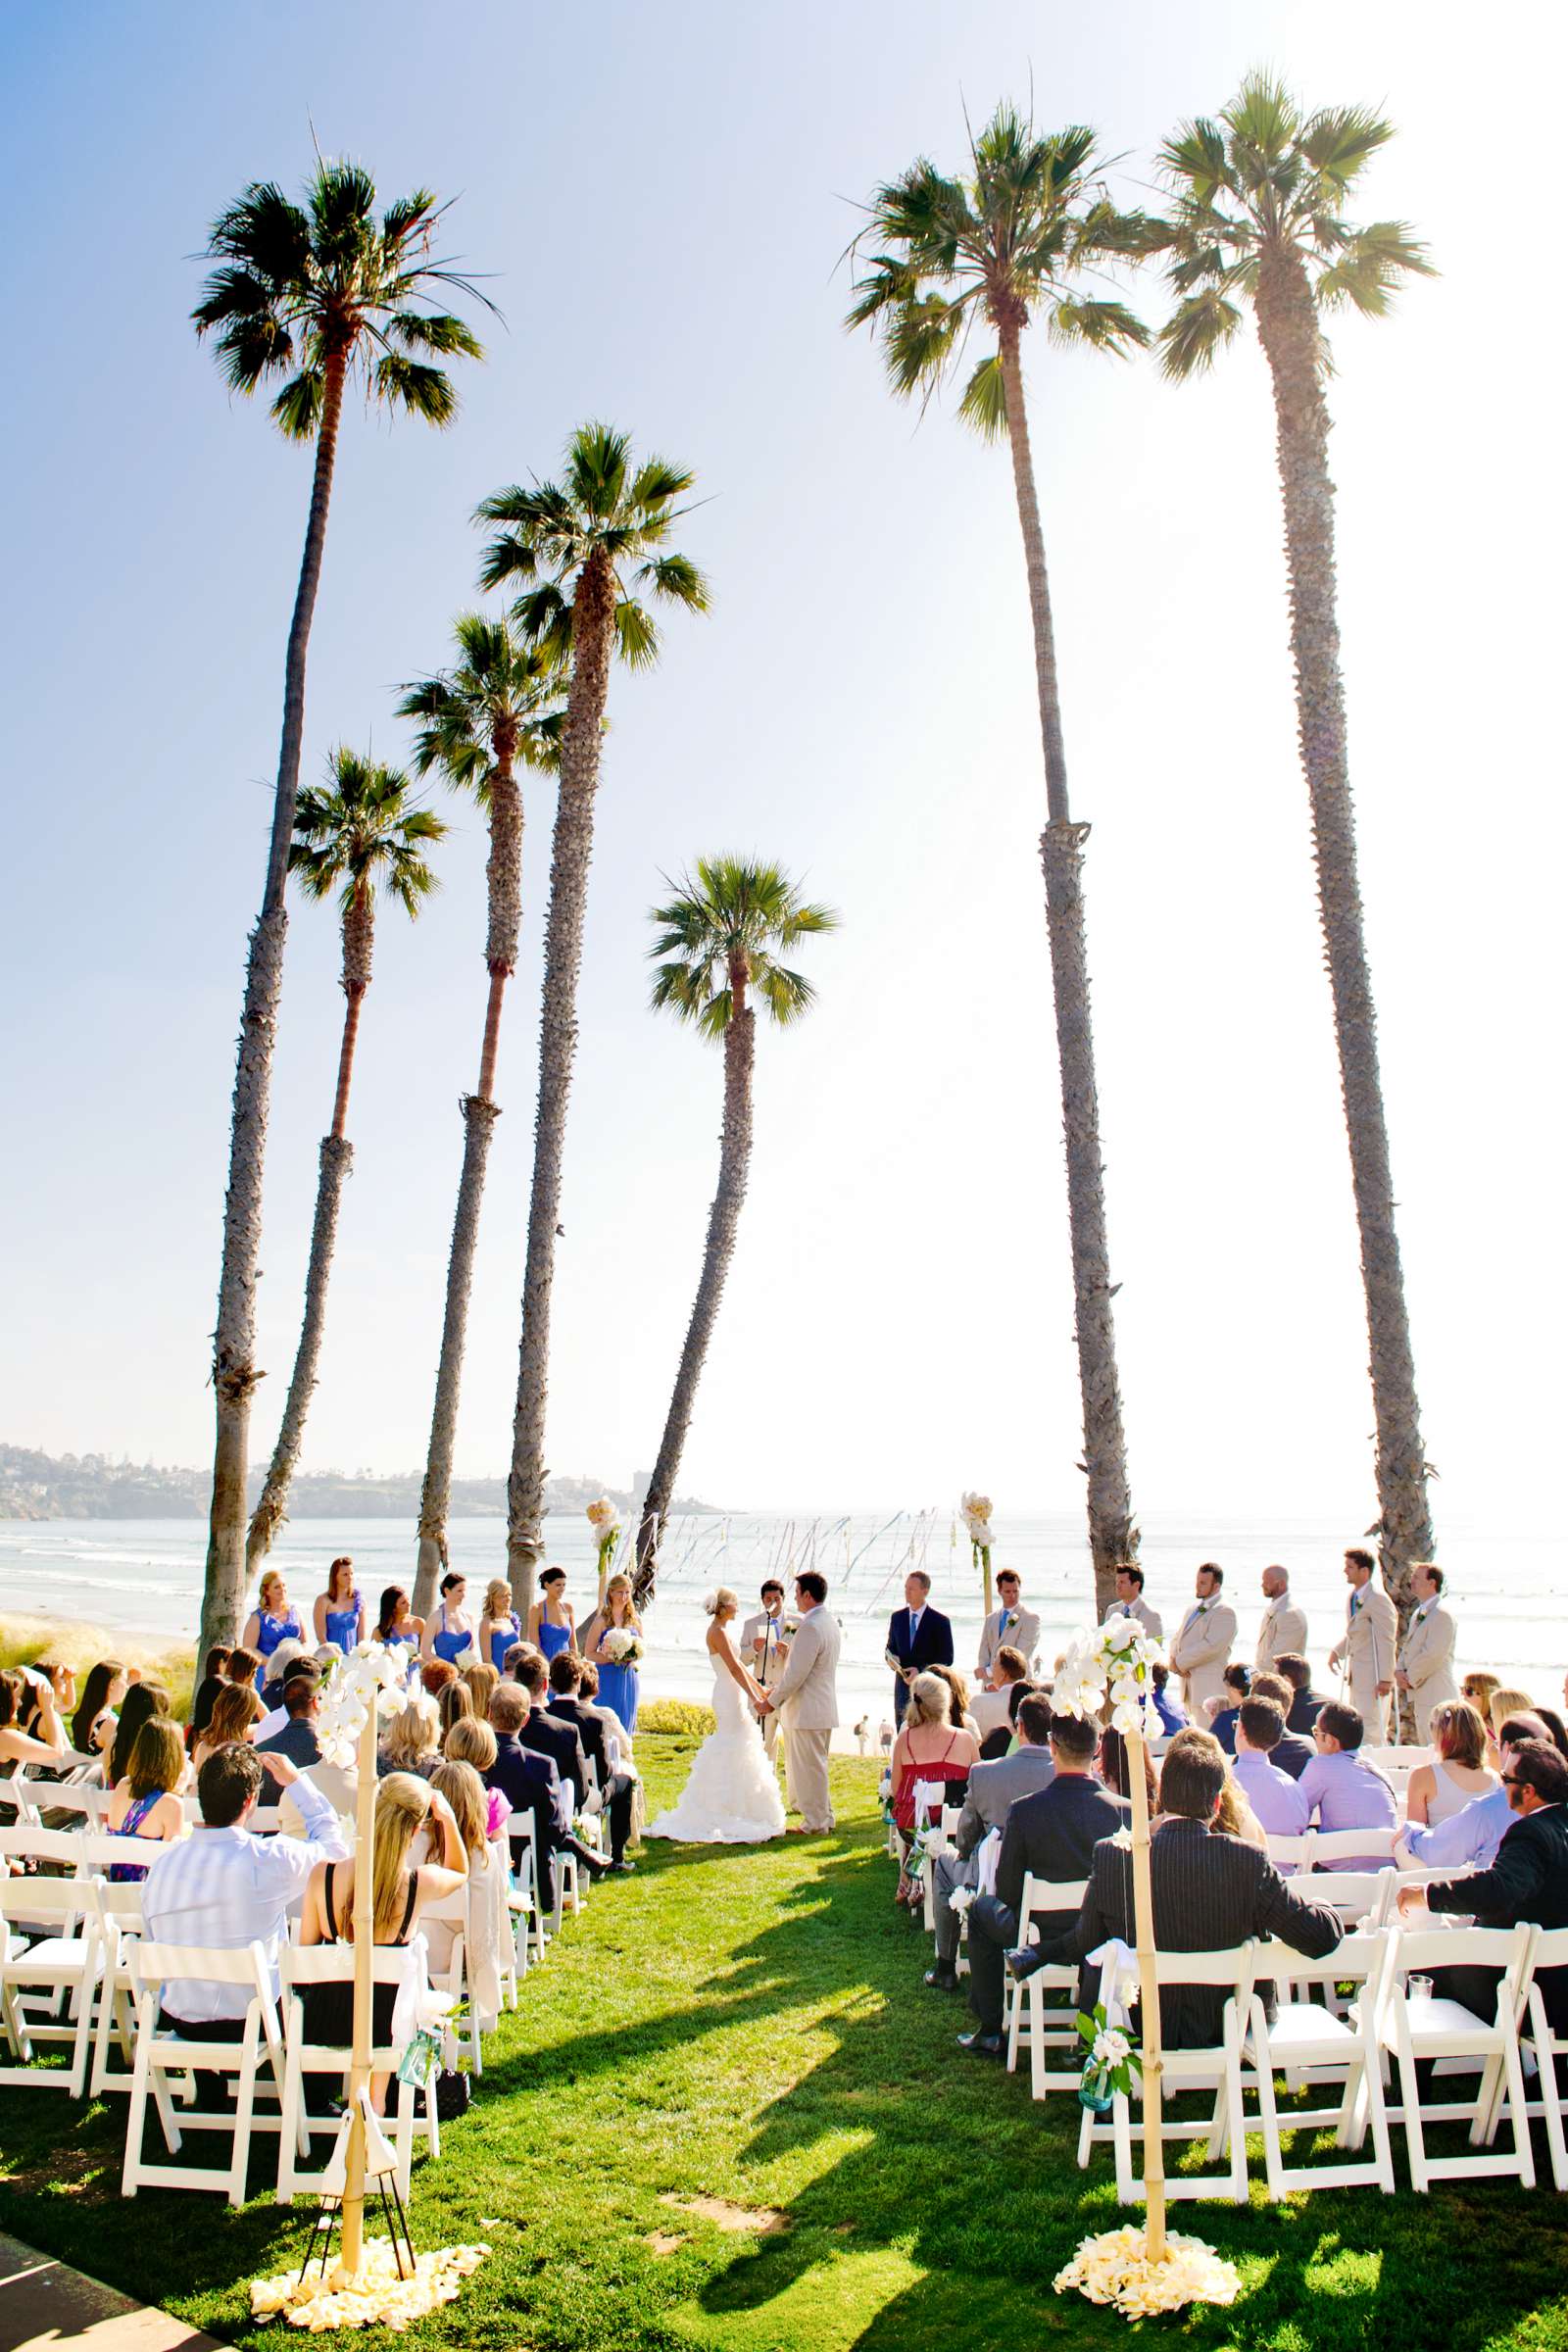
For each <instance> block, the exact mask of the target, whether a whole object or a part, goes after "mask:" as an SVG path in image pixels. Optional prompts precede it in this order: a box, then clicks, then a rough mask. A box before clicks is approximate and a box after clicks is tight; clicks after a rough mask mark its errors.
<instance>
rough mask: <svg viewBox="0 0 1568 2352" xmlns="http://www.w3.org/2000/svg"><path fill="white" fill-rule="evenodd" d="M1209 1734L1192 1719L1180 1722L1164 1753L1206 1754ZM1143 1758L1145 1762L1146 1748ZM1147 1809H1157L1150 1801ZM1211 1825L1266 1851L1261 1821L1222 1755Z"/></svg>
mask: <svg viewBox="0 0 1568 2352" xmlns="http://www.w3.org/2000/svg"><path fill="white" fill-rule="evenodd" d="M1213 1738H1214V1735H1213V1733H1212V1732H1201V1731H1200V1730H1199V1728H1198V1726H1197V1724H1196V1723H1184V1724H1183V1725H1182V1728H1181V1730H1180V1731H1179V1732H1177V1733H1176V1734H1175V1735H1174V1737H1173V1738H1172V1740H1171V1742H1170V1745H1169V1746H1168V1747H1167V1748H1166V1750H1165V1754H1166V1755H1167V1756H1174V1755H1182V1754H1184V1753H1186V1752H1187V1751H1189V1750H1191V1751H1192V1752H1193V1753H1194V1754H1196V1755H1201V1756H1206V1755H1207V1754H1208V1752H1209V1749H1208V1743H1209V1741H1210V1740H1213ZM1220 1754H1221V1755H1222V1756H1223V1755H1225V1750H1224V1749H1223V1748H1221V1749H1220ZM1145 1762H1146V1763H1147V1762H1148V1754H1147V1751H1146V1754H1145ZM1164 1770H1165V1767H1164V1759H1163V1758H1161V1760H1160V1779H1161V1783H1163V1780H1164ZM1149 1809H1150V1812H1151V1813H1152V1814H1153V1813H1155V1812H1157V1810H1158V1806H1157V1803H1154V1802H1152V1803H1151V1805H1150V1808H1149ZM1214 1827H1215V1829H1216V1830H1218V1831H1219V1832H1220V1834H1221V1836H1222V1837H1226V1838H1245V1839H1246V1841H1247V1843H1248V1844H1249V1845H1255V1846H1259V1847H1261V1849H1262V1850H1263V1852H1264V1853H1267V1851H1268V1838H1267V1835H1266V1834H1265V1832H1264V1829H1263V1824H1262V1823H1261V1822H1260V1821H1259V1820H1258V1818H1257V1815H1256V1814H1255V1813H1254V1812H1253V1811H1252V1808H1251V1806H1250V1804H1249V1803H1248V1801H1247V1797H1246V1794H1245V1792H1244V1791H1243V1789H1242V1787H1241V1784H1240V1782H1239V1781H1238V1780H1237V1778H1236V1775H1235V1773H1234V1772H1233V1771H1232V1770H1231V1759H1230V1757H1229V1756H1225V1781H1224V1786H1223V1787H1222V1788H1221V1789H1220V1792H1219V1805H1218V1808H1217V1810H1216V1811H1215V1814H1214Z"/></svg>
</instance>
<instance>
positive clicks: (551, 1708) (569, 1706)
mask: <svg viewBox="0 0 1568 2352" xmlns="http://www.w3.org/2000/svg"><path fill="white" fill-rule="evenodd" d="M581 1676H582V1661H581V1659H580V1658H578V1657H577V1656H576V1655H575V1654H574V1653H573V1652H572V1651H571V1650H569V1649H563V1650H558V1651H557V1653H556V1655H555V1656H554V1657H553V1658H552V1659H551V1661H550V1698H549V1703H548V1706H547V1709H546V1712H547V1713H548V1714H550V1715H552V1716H555V1717H557V1718H559V1719H560V1721H561V1722H563V1723H564V1724H566V1725H567V1726H568V1727H569V1728H570V1729H571V1730H572V1731H574V1732H575V1733H576V1735H577V1737H578V1739H579V1740H581V1742H582V1747H583V1753H584V1755H585V1756H586V1757H587V1759H588V1762H589V1763H590V1764H591V1765H592V1767H593V1769H594V1772H595V1773H596V1774H597V1776H598V1781H599V1793H600V1797H601V1799H602V1801H603V1806H604V1811H605V1813H606V1815H607V1817H608V1819H609V1822H610V1859H611V1863H612V1866H613V1868H614V1869H615V1870H617V1871H618V1872H620V1873H621V1875H622V1876H623V1877H624V1876H625V1875H627V1874H628V1873H629V1872H630V1871H631V1869H632V1867H633V1865H632V1864H631V1863H630V1862H628V1861H627V1859H626V1846H627V1843H628V1841H629V1839H630V1838H631V1822H632V1806H633V1803H634V1801H635V1793H636V1788H637V1782H636V1778H635V1776H634V1775H633V1774H632V1773H629V1772H618V1771H617V1770H616V1769H615V1766H614V1765H613V1762H612V1761H611V1755H610V1741H609V1740H608V1739H607V1738H606V1735H605V1727H604V1724H603V1723H602V1722H601V1721H600V1719H599V1716H598V1714H597V1712H595V1711H594V1710H592V1709H590V1708H588V1707H585V1706H584V1705H583V1704H582V1702H581V1700H580V1699H579V1697H578V1694H577V1691H578V1684H579V1682H580V1680H581Z"/></svg>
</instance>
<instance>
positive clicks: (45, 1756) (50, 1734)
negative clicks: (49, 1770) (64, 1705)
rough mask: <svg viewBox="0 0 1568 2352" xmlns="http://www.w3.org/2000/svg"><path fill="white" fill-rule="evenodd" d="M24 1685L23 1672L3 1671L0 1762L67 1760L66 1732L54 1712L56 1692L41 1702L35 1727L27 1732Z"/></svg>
mask: <svg viewBox="0 0 1568 2352" xmlns="http://www.w3.org/2000/svg"><path fill="white" fill-rule="evenodd" d="M24 1690H25V1685H24V1682H23V1679H22V1676H21V1675H20V1674H18V1673H14V1672H7V1673H4V1674H0V1764H10V1765H12V1766H13V1767H15V1766H18V1765H22V1764H42V1765H46V1766H47V1765H59V1764H61V1763H63V1762H64V1760H65V1754H66V1735H65V1730H64V1727H63V1726H62V1724H61V1722H60V1719H59V1717H58V1716H57V1715H56V1713H55V1709H54V1694H53V1692H50V1693H49V1694H48V1699H47V1704H46V1705H40V1708H39V1712H38V1713H37V1714H36V1715H35V1716H34V1718H33V1729H32V1730H31V1731H30V1732H25V1731H24V1730H23V1729H22V1721H21V1718H22V1704H23V1693H24Z"/></svg>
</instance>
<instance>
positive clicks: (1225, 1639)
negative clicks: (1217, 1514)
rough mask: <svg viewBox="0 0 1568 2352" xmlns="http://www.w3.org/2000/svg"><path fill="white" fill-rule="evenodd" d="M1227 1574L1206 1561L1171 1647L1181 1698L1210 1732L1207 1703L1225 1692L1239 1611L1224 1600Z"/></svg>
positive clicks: (1193, 1717)
mask: <svg viewBox="0 0 1568 2352" xmlns="http://www.w3.org/2000/svg"><path fill="white" fill-rule="evenodd" d="M1224 1582H1225V1571H1224V1569H1223V1568H1218V1567H1216V1566H1215V1564H1214V1562H1213V1561H1212V1560H1205V1561H1204V1562H1203V1565H1202V1566H1201V1568H1200V1570H1199V1571H1198V1576H1197V1580H1196V1589H1197V1593H1198V1598H1197V1599H1196V1601H1195V1602H1194V1603H1193V1606H1192V1607H1191V1608H1190V1609H1189V1610H1188V1612H1187V1614H1186V1616H1185V1617H1184V1618H1183V1619H1182V1624H1181V1631H1180V1633H1179V1634H1178V1635H1177V1636H1176V1639H1175V1641H1174V1642H1172V1643H1171V1645H1170V1666H1171V1672H1172V1673H1173V1674H1179V1675H1180V1676H1181V1678H1182V1695H1183V1697H1184V1698H1185V1699H1186V1701H1187V1712H1188V1714H1189V1715H1190V1716H1191V1718H1192V1720H1193V1722H1194V1723H1196V1724H1198V1725H1200V1726H1201V1727H1203V1728H1205V1729H1206V1728H1207V1724H1208V1713H1207V1703H1208V1701H1209V1700H1210V1699H1211V1698H1218V1697H1219V1696H1220V1695H1221V1693H1222V1692H1223V1691H1224V1689H1225V1669H1226V1667H1227V1666H1228V1665H1229V1663H1230V1655H1231V1650H1232V1648H1233V1646H1234V1644H1235V1642H1236V1611H1235V1610H1234V1609H1232V1608H1228V1607H1227V1606H1226V1604H1225V1602H1224V1600H1223V1599H1222V1598H1221V1595H1220V1588H1221V1587H1222V1585H1223V1584H1224Z"/></svg>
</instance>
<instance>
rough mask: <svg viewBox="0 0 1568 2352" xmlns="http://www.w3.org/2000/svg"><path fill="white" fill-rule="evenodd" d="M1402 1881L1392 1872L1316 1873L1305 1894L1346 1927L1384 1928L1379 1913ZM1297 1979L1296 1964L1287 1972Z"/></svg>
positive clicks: (1303, 1887)
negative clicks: (1368, 1924) (1367, 1923)
mask: <svg viewBox="0 0 1568 2352" xmlns="http://www.w3.org/2000/svg"><path fill="white" fill-rule="evenodd" d="M1397 1886H1398V1879H1397V1874H1396V1873H1395V1872H1394V1871H1392V1870H1314V1871H1313V1872H1312V1873H1311V1875H1310V1876H1309V1877H1307V1878H1304V1879H1303V1880H1302V1881H1301V1892H1302V1894H1303V1895H1305V1897H1306V1899H1307V1901H1308V1902H1312V1903H1322V1904H1323V1906H1324V1907H1325V1909H1326V1910H1329V1911H1333V1912H1335V1913H1336V1914H1337V1915H1338V1917H1339V1920H1340V1924H1341V1926H1342V1927H1345V1928H1347V1929H1349V1928H1358V1927H1360V1926H1361V1925H1362V1923H1363V1922H1364V1921H1367V1920H1372V1921H1375V1922H1377V1924H1379V1925H1381V1924H1382V1923H1381V1920H1380V1919H1379V1914H1380V1913H1381V1912H1382V1911H1383V1909H1384V1907H1385V1904H1386V1902H1387V1895H1388V1889H1389V1888H1390V1887H1396V1888H1397ZM1286 1973H1287V1974H1288V1975H1289V1976H1291V1977H1292V1978H1293V1979H1294V1978H1295V1975H1296V1971H1295V1968H1294V1965H1293V1966H1291V1967H1288V1968H1287V1972H1286Z"/></svg>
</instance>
